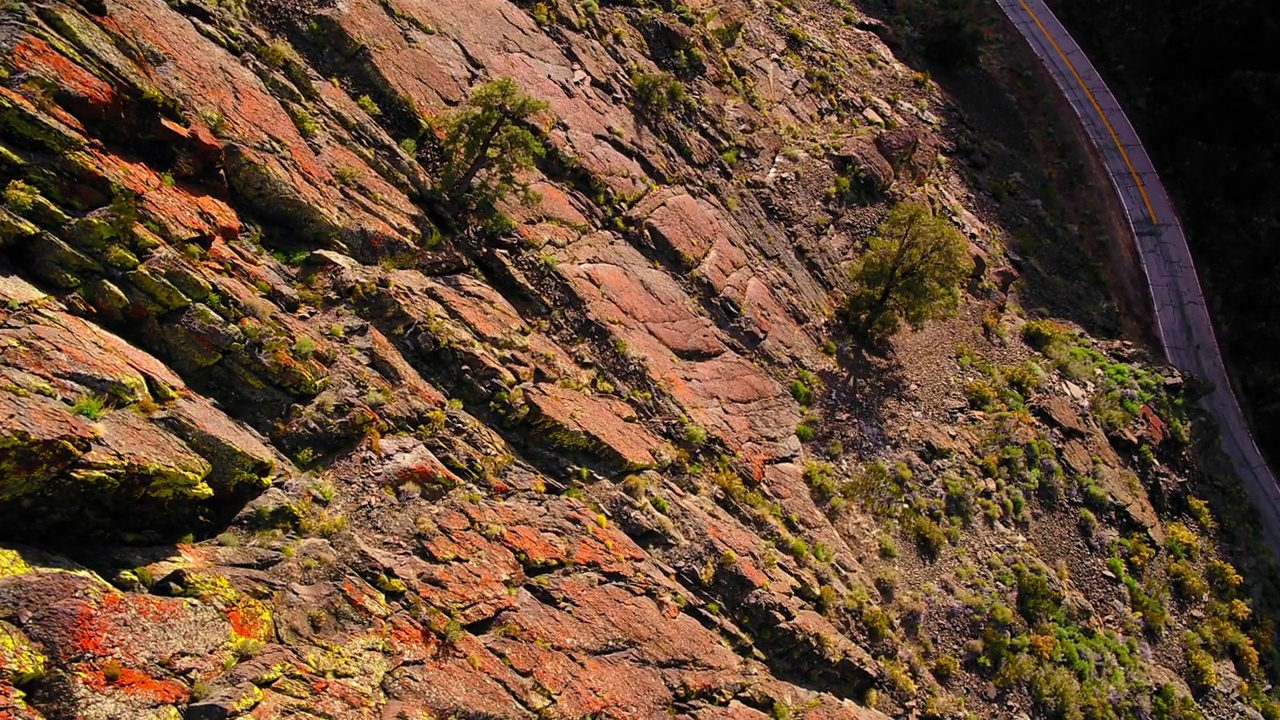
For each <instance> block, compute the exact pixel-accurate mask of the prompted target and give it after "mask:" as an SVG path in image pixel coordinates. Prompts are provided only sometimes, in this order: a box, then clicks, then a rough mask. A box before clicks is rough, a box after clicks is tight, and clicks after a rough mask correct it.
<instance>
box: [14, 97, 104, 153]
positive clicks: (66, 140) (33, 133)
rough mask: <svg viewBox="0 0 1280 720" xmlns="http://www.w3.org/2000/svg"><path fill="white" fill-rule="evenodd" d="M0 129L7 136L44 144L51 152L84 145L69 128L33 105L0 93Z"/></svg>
mask: <svg viewBox="0 0 1280 720" xmlns="http://www.w3.org/2000/svg"><path fill="white" fill-rule="evenodd" d="M0 129H3V130H5V131H7V132H6V133H4V134H6V135H9V137H17V138H21V139H22V140H25V141H26V142H28V143H31V144H34V145H38V146H41V147H44V148H46V149H48V150H50V151H52V152H53V153H55V154H61V153H64V152H67V151H70V150H79V149H80V148H82V147H84V140H83V139H82V138H80V137H79V136H78V135H76V134H75V133H74V132H73V131H72V130H71V129H70V128H67V127H66V126H64V125H63V124H62V123H60V122H58V121H56V120H54V119H53V118H50V117H48V116H47V115H45V114H44V113H42V112H40V111H39V110H36V109H35V108H34V107H32V106H30V105H28V104H26V103H23V102H21V101H18V100H14V99H12V98H8V97H3V96H0Z"/></svg>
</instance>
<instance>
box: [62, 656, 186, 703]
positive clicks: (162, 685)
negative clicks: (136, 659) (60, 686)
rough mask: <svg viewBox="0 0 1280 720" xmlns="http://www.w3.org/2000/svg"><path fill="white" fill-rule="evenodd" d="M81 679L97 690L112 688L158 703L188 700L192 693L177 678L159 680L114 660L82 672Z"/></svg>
mask: <svg viewBox="0 0 1280 720" xmlns="http://www.w3.org/2000/svg"><path fill="white" fill-rule="evenodd" d="M80 677H81V679H82V680H83V681H84V683H85V684H86V685H88V686H89V687H90V688H92V689H93V690H95V691H97V692H106V691H107V690H108V689H110V688H115V689H117V690H119V691H122V692H125V693H128V694H130V695H140V696H143V697H146V698H149V699H151V700H154V701H155V702H158V703H167V704H172V703H179V702H186V701H187V700H188V699H189V698H190V697H191V693H190V691H189V690H188V689H187V686H186V685H184V684H182V683H180V682H178V681H176V680H158V679H156V678H153V677H151V676H150V675H148V674H146V673H144V672H141V671H139V670H135V669H133V668H128V667H120V666H119V663H114V664H112V661H107V662H104V663H101V664H100V665H96V666H93V667H91V668H89V669H88V670H86V671H85V672H82V673H81V675H80Z"/></svg>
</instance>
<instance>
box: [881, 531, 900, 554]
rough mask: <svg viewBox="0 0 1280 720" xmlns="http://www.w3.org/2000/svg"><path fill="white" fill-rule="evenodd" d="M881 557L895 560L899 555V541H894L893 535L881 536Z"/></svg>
mask: <svg viewBox="0 0 1280 720" xmlns="http://www.w3.org/2000/svg"><path fill="white" fill-rule="evenodd" d="M880 557H882V558H884V559H885V560H893V559H894V558H896V557H898V543H896V542H894V539H893V536H892V535H889V534H884V535H881V536H880Z"/></svg>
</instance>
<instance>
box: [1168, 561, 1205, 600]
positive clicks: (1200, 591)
mask: <svg viewBox="0 0 1280 720" xmlns="http://www.w3.org/2000/svg"><path fill="white" fill-rule="evenodd" d="M1169 581H1170V582H1171V583H1173V589H1174V591H1175V592H1177V593H1178V595H1179V596H1180V597H1182V599H1184V600H1188V601H1196V600H1201V599H1203V598H1204V596H1205V595H1207V594H1208V593H1209V583H1208V582H1207V581H1205V579H1204V577H1203V576H1202V575H1201V574H1200V573H1199V571H1197V570H1196V568H1195V566H1194V565H1192V564H1191V563H1189V562H1187V561H1185V560H1174V561H1173V562H1171V563H1169Z"/></svg>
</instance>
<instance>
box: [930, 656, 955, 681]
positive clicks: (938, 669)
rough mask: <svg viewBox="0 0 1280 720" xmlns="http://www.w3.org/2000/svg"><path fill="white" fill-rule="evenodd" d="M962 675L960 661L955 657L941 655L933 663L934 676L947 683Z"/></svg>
mask: <svg viewBox="0 0 1280 720" xmlns="http://www.w3.org/2000/svg"><path fill="white" fill-rule="evenodd" d="M959 674H960V660H959V658H957V657H956V656H955V655H940V656H938V659H936V660H934V661H933V676H934V677H936V678H937V679H938V680H939V681H940V682H944V683H945V682H946V681H948V680H950V679H951V678H954V677H955V676H956V675H959Z"/></svg>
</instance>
